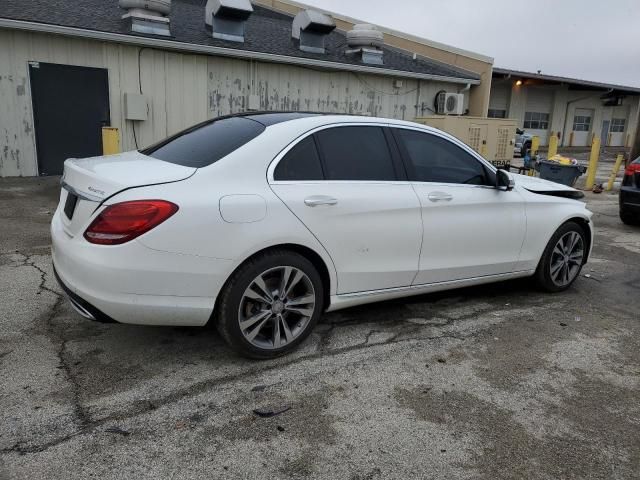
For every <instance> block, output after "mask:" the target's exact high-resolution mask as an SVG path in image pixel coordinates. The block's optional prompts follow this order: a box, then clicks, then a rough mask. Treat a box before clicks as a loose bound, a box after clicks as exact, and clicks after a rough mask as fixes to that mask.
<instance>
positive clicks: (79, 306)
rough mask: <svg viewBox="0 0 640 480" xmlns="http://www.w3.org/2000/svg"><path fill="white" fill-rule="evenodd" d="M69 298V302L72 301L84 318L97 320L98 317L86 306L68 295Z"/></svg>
mask: <svg viewBox="0 0 640 480" xmlns="http://www.w3.org/2000/svg"><path fill="white" fill-rule="evenodd" d="M67 298H68V299H69V303H71V306H72V307H73V309H74V310H75V311H76V312H78V313H79V314H80V315H82V316H83V317H84V318H88V319H89V320H93V321H95V320H96V317H94V316H93V315H92V314H91V313H89V311H88V310H87V309H86V308H84V307H83V306H82V305H80V304H79V303H78V302H76V301H75V300H74V299H73V298H71V297H67Z"/></svg>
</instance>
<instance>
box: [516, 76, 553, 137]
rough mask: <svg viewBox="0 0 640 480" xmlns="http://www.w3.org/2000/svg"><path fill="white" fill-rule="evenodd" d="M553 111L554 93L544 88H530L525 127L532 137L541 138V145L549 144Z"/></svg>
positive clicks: (528, 90)
mask: <svg viewBox="0 0 640 480" xmlns="http://www.w3.org/2000/svg"><path fill="white" fill-rule="evenodd" d="M552 111H553V92H552V91H549V90H545V89H543V88H535V87H529V88H528V89H527V103H526V108H525V113H524V123H523V127H524V129H525V130H526V131H527V133H530V134H531V135H537V136H538V137H540V145H548V143H549V126H550V125H551V112H552Z"/></svg>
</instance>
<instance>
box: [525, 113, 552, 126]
mask: <svg viewBox="0 0 640 480" xmlns="http://www.w3.org/2000/svg"><path fill="white" fill-rule="evenodd" d="M524 128H530V129H532V130H547V129H548V128H549V114H548V113H542V112H525V113H524Z"/></svg>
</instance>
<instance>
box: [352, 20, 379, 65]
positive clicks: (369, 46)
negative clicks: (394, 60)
mask: <svg viewBox="0 0 640 480" xmlns="http://www.w3.org/2000/svg"><path fill="white" fill-rule="evenodd" d="M347 45H349V48H348V49H347V51H346V53H348V54H354V55H360V56H361V59H362V63H370V64H372V65H382V64H383V61H382V54H383V52H382V47H383V46H384V35H383V34H382V32H381V31H380V30H378V29H377V28H376V27H375V26H374V25H371V24H368V23H358V24H356V25H354V26H353V29H352V30H349V31H348V32H347Z"/></svg>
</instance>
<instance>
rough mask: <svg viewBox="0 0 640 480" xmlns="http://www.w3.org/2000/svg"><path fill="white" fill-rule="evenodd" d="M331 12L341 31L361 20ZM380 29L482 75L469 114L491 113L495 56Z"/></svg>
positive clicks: (274, 2) (288, 2) (403, 44)
mask: <svg viewBox="0 0 640 480" xmlns="http://www.w3.org/2000/svg"><path fill="white" fill-rule="evenodd" d="M254 3H257V4H261V5H265V6H267V7H270V8H274V9H276V10H280V11H282V12H286V13H290V14H292V15H295V14H296V13H298V12H299V11H300V10H301V9H303V8H305V5H304V4H302V3H298V2H295V1H293V0H285V1H283V0H254ZM314 8H315V7H314ZM316 9H317V8H316ZM327 13H329V14H330V15H331V16H332V17H333V19H334V21H335V23H336V26H337V28H338V29H340V30H344V31H347V30H350V29H351V28H352V27H353V25H354V24H355V23H359V21H358V20H355V19H352V18H348V17H345V16H342V15H339V14H336V13H334V12H327ZM380 29H381V30H382V31H383V32H384V40H385V43H387V44H388V45H392V46H394V47H397V48H401V49H403V50H407V51H408V52H411V53H417V54H418V55H422V56H425V57H427V58H431V59H433V60H437V61H440V62H443V63H446V64H449V65H453V66H456V67H460V68H463V69H465V70H469V71H471V72H474V73H477V74H479V75H480V85H476V86H472V87H471V91H470V95H469V106H468V108H469V115H475V116H481V117H482V116H486V115H487V110H488V108H489V96H490V93H491V80H492V78H491V77H492V71H493V59H492V58H490V57H486V56H483V55H479V54H475V53H472V52H466V51H464V50H461V49H457V48H454V47H449V46H446V45H442V44H439V43H437V42H433V41H430V40H426V39H422V38H418V37H414V36H412V35H408V34H405V33H402V32H397V31H394V30H390V29H388V28H384V27H380Z"/></svg>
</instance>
